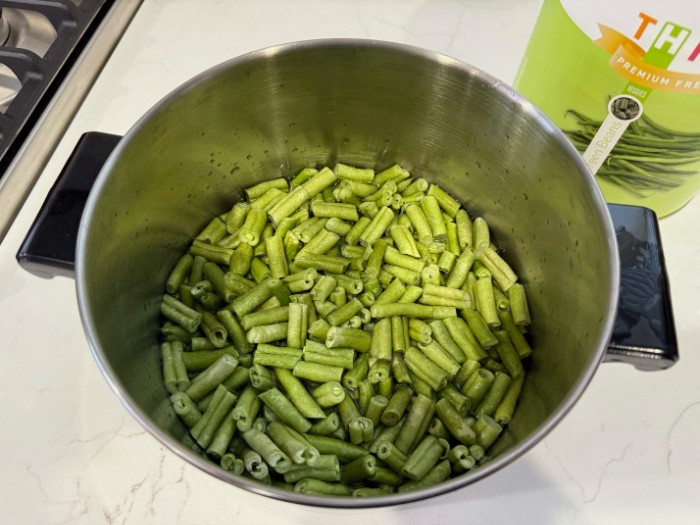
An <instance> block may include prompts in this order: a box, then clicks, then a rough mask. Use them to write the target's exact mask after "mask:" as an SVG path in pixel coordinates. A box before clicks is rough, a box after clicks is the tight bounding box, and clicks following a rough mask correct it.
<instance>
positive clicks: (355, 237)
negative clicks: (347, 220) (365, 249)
mask: <svg viewBox="0 0 700 525" xmlns="http://www.w3.org/2000/svg"><path fill="white" fill-rule="evenodd" d="M371 222H372V219H370V218H369V217H360V218H359V219H358V220H357V222H356V223H355V224H354V225H353V227H352V228H351V229H350V231H349V232H348V233H347V235H345V242H346V243H347V244H351V245H352V244H357V242H358V241H359V239H360V236H361V235H362V234H363V233H364V232H365V230H366V229H367V227H368V226H369V225H370V223H371Z"/></svg>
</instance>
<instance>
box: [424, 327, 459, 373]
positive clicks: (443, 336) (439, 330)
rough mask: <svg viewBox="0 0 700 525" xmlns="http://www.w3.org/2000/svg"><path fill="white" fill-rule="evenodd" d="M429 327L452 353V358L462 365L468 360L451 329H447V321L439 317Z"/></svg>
mask: <svg viewBox="0 0 700 525" xmlns="http://www.w3.org/2000/svg"><path fill="white" fill-rule="evenodd" d="M428 329H429V330H430V332H431V333H432V335H433V336H434V337H435V340H436V341H437V342H438V343H439V344H440V346H441V347H442V348H443V349H444V350H445V351H446V352H447V353H448V354H449V355H450V357H451V358H452V359H454V360H455V361H456V362H457V363H458V364H460V365H461V364H462V363H464V361H465V360H466V356H465V354H464V351H463V350H462V347H461V346H459V345H458V344H457V343H456V342H455V340H454V339H453V338H452V336H451V335H450V331H449V330H448V329H447V326H446V325H445V322H444V321H443V320H439V319H438V320H435V321H432V322H431V323H430V325H429V326H428ZM421 342H422V341H421ZM422 343H423V342H422ZM423 344H426V343H423Z"/></svg>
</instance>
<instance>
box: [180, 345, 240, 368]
mask: <svg viewBox="0 0 700 525" xmlns="http://www.w3.org/2000/svg"><path fill="white" fill-rule="evenodd" d="M224 354H228V355H230V356H232V357H234V358H236V359H238V358H239V357H240V355H239V353H238V351H237V350H236V349H235V348H234V347H232V346H226V347H224V348H220V349H216V350H213V349H212V350H195V351H192V352H182V362H183V364H184V365H185V369H186V370H187V371H188V372H201V371H202V370H204V369H206V368H207V367H209V366H210V365H211V364H212V363H214V361H216V360H217V359H219V358H220V357H221V356H222V355H224Z"/></svg>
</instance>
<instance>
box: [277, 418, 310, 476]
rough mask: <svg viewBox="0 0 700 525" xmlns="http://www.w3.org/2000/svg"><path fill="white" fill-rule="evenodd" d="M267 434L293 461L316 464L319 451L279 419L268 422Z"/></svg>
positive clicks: (299, 463) (298, 463)
mask: <svg viewBox="0 0 700 525" xmlns="http://www.w3.org/2000/svg"><path fill="white" fill-rule="evenodd" d="M267 434H268V435H269V437H270V439H272V441H273V442H274V443H275V445H277V446H278V447H279V448H280V449H281V450H282V451H283V452H284V453H285V454H287V456H288V457H289V458H290V459H291V460H292V462H293V463H295V464H297V465H301V464H307V465H309V466H316V465H315V464H314V463H315V461H316V460H317V458H318V457H319V455H320V453H319V451H318V450H317V449H316V448H315V447H314V446H313V445H311V444H310V443H309V442H308V441H307V440H306V438H304V437H303V436H302V435H300V434H297V433H296V432H295V431H294V430H292V429H290V428H289V427H287V426H286V425H284V424H283V423H280V422H279V421H271V422H270V424H269V425H268V426H267Z"/></svg>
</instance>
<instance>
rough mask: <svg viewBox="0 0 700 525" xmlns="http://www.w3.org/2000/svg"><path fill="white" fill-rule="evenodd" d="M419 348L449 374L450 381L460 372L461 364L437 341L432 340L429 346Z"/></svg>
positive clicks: (421, 345) (420, 345) (422, 345)
mask: <svg viewBox="0 0 700 525" xmlns="http://www.w3.org/2000/svg"><path fill="white" fill-rule="evenodd" d="M418 348H419V349H420V351H421V352H423V354H424V355H425V356H426V357H427V358H428V359H430V360H431V361H432V362H433V363H435V364H436V365H437V366H439V367H440V368H442V369H443V370H444V371H445V372H447V374H448V378H449V379H450V380H452V379H453V378H454V376H455V375H457V372H459V368H460V367H459V363H458V362H457V361H455V360H454V359H453V358H452V357H451V356H450V354H449V353H448V352H447V351H445V349H444V348H443V347H442V346H440V343H438V342H437V341H435V340H431V341H430V342H429V343H427V344H419V345H418Z"/></svg>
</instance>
